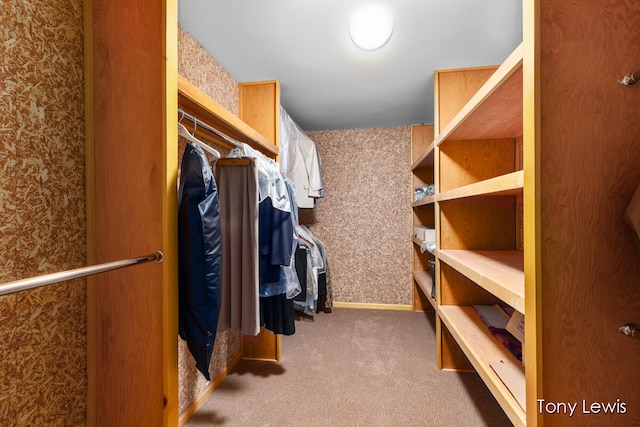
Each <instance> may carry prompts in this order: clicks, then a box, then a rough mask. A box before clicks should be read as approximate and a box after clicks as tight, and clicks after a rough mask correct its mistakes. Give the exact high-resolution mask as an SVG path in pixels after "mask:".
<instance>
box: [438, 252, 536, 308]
mask: <svg viewBox="0 0 640 427" xmlns="http://www.w3.org/2000/svg"><path fill="white" fill-rule="evenodd" d="M438 258H439V259H440V260H441V261H443V262H445V263H447V264H448V265H449V266H451V267H453V268H454V269H456V270H457V271H459V272H460V273H462V274H463V275H464V276H466V277H468V278H469V279H470V280H472V281H473V282H475V283H477V284H478V285H479V286H481V287H482V288H484V289H486V290H487V291H489V292H490V293H492V294H493V295H495V296H497V297H498V298H500V299H501V300H502V301H504V302H505V303H507V304H509V305H510V306H511V307H513V308H514V309H516V310H518V311H519V312H520V313H522V314H525V311H524V310H525V305H524V256H523V252H521V251H469V250H443V249H440V250H439V251H438Z"/></svg>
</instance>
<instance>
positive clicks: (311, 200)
mask: <svg viewBox="0 0 640 427" xmlns="http://www.w3.org/2000/svg"><path fill="white" fill-rule="evenodd" d="M280 165H281V168H282V171H283V172H284V173H285V175H286V176H287V178H289V179H291V180H292V181H293V183H294V184H295V186H296V202H297V204H298V207H300V208H314V207H315V202H316V199H318V198H322V197H324V184H323V181H322V161H321V159H320V155H319V153H318V150H317V147H316V144H315V143H314V142H313V140H312V139H311V138H309V136H308V135H307V134H306V133H305V132H304V131H303V130H302V129H301V128H300V126H298V124H297V123H296V122H294V121H293V119H292V118H291V117H290V116H289V114H287V112H286V110H285V109H284V108H282V106H281V107H280Z"/></svg>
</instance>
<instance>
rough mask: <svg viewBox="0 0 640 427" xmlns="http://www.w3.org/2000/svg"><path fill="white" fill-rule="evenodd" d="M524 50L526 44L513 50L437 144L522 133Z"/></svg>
mask: <svg viewBox="0 0 640 427" xmlns="http://www.w3.org/2000/svg"><path fill="white" fill-rule="evenodd" d="M522 52H523V48H522V45H520V46H518V48H516V50H514V51H513V53H512V54H511V55H510V56H509V58H507V60H506V61H505V62H504V63H503V64H502V65H501V66H500V67H499V68H498V69H497V70H496V71H495V73H494V74H493V75H492V76H491V77H490V78H489V80H487V82H486V83H485V84H484V85H483V86H482V87H481V88H480V90H479V91H478V92H477V93H476V94H475V95H474V96H473V97H472V98H471V99H470V100H469V102H468V103H467V104H466V105H465V106H464V107H463V108H462V110H461V111H460V112H459V113H458V114H457V115H456V116H455V117H454V118H453V119H452V120H451V123H449V125H448V126H447V127H446V128H445V129H444V130H442V132H441V133H440V135H438V136H437V137H436V140H435V144H436V145H440V144H442V143H443V142H445V141H447V140H452V141H460V140H474V139H499V138H512V137H517V136H521V135H522V55H523V53H522Z"/></svg>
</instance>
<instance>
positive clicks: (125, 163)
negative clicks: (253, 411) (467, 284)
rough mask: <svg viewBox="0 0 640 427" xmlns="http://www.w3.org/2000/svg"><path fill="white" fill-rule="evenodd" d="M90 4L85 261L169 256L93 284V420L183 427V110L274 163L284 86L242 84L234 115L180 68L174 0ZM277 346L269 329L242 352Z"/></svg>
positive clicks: (269, 352)
mask: <svg viewBox="0 0 640 427" xmlns="http://www.w3.org/2000/svg"><path fill="white" fill-rule="evenodd" d="M83 6H84V30H85V93H86V99H85V105H86V109H85V133H86V193H87V196H86V197H87V263H88V264H95V263H101V262H106V261H111V260H114V259H122V258H127V257H129V256H131V254H137V253H146V252H153V251H155V250H158V249H159V248H160V249H161V250H162V252H163V254H164V261H163V262H162V263H161V264H154V265H145V266H140V267H137V268H136V269H126V270H121V271H116V272H110V273H107V274H101V275H97V276H93V277H91V278H89V279H87V425H89V426H96V425H149V426H176V425H178V423H179V415H180V414H178V358H177V339H178V304H177V296H178V292H177V281H178V277H177V276H178V273H177V265H178V263H177V208H176V207H177V174H178V136H177V126H176V125H177V120H178V107H179V106H180V108H182V109H183V110H184V111H185V112H188V113H189V114H191V115H193V116H195V117H197V118H198V119H201V120H202V121H204V122H206V123H207V124H209V125H212V126H213V127H214V128H216V129H218V130H220V131H222V132H223V133H224V134H226V135H228V136H230V137H232V138H233V139H236V140H238V141H241V142H246V143H248V144H249V145H251V146H252V147H253V148H255V149H257V150H259V151H261V152H263V153H264V154H265V155H267V156H268V157H271V158H274V159H277V155H278V145H277V142H278V141H279V114H280V113H279V112H280V110H279V108H280V85H279V82H277V81H268V82H255V83H241V84H239V100H240V105H239V107H240V108H239V115H240V117H239V118H238V117H236V116H234V115H233V114H232V113H230V112H229V111H227V110H226V109H224V108H223V107H221V106H220V105H219V104H218V103H216V102H215V101H213V100H212V99H211V98H210V97H208V96H206V95H205V94H204V93H203V92H202V91H200V90H199V89H198V88H197V87H195V86H194V85H192V84H191V83H189V82H188V81H187V80H186V79H184V78H183V77H181V76H179V75H178V34H177V32H178V17H177V12H178V8H177V0H163V1H160V2H158V1H151V0H147V1H144V2H142V3H141V2H134V3H131V2H128V1H124V0H84V3H83ZM203 131H204V130H203V129H199V130H198V131H197V133H200V132H203ZM206 137H207V139H213V140H215V138H216V136H215V135H212V134H210V135H206ZM218 140H219V138H218ZM219 142H220V143H221V144H222V145H225V142H224V141H219ZM280 351H281V341H280V337H279V336H277V335H274V334H271V333H270V332H268V331H262V332H261V334H260V335H259V336H258V337H245V338H244V340H243V344H242V349H241V353H242V356H243V357H245V358H251V359H267V360H279V359H280ZM238 359H239V357H235V358H234V359H233V361H232V362H231V363H235V362H236V361H237V360H238ZM225 374H226V372H225Z"/></svg>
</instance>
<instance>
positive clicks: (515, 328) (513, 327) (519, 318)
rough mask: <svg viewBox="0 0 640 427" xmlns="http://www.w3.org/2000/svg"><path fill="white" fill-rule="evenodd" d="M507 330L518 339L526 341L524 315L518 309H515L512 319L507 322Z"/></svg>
mask: <svg viewBox="0 0 640 427" xmlns="http://www.w3.org/2000/svg"><path fill="white" fill-rule="evenodd" d="M505 329H506V330H507V331H509V332H510V333H511V335H513V336H514V337H516V338H517V339H518V341H520V342H523V341H524V315H523V314H522V313H520V312H519V311H518V310H514V311H513V314H512V315H511V319H509V323H507V327H506V328H505Z"/></svg>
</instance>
